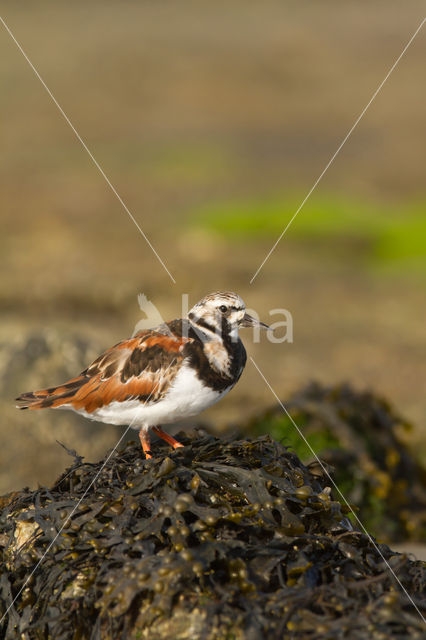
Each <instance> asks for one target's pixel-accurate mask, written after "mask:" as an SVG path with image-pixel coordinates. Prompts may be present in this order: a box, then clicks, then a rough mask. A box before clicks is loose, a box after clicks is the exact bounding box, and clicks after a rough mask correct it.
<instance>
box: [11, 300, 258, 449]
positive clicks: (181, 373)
mask: <svg viewBox="0 0 426 640" xmlns="http://www.w3.org/2000/svg"><path fill="white" fill-rule="evenodd" d="M243 327H259V328H263V329H269V327H268V325H266V324H265V323H264V322H261V321H260V320H258V319H256V318H254V317H253V316H251V315H249V314H248V313H247V312H246V308H245V304H244V301H243V300H242V298H241V297H240V296H239V295H237V294H236V293H233V292H231V291H218V292H215V293H211V294H209V295H207V296H205V297H204V298H202V299H201V300H200V301H199V302H197V304H195V305H194V306H193V307H192V309H190V311H189V312H188V314H187V316H186V317H185V318H179V319H176V320H171V321H170V322H165V323H162V324H160V325H158V326H157V327H155V328H153V329H148V330H143V331H139V332H138V333H136V334H135V335H134V336H132V337H131V338H128V339H126V340H122V341H121V342H119V343H118V344H116V345H114V346H113V347H111V348H110V349H107V351H105V352H104V353H102V354H101V355H100V356H99V357H98V358H97V359H96V360H94V362H92V364H91V365H89V366H88V367H87V368H86V369H84V371H82V372H81V373H80V375H78V376H76V377H75V378H72V379H71V380H68V381H67V382H65V383H64V384H61V385H59V386H56V387H50V388H47V389H41V390H39V391H31V392H28V393H23V394H21V395H20V396H19V397H18V398H16V401H17V408H18V409H45V408H49V407H50V408H53V409H70V410H72V411H75V412H77V413H78V414H80V415H82V416H84V417H86V418H89V419H90V420H95V421H98V422H103V423H107V424H114V425H124V426H125V425H129V426H130V427H132V428H133V429H137V430H138V431H139V439H140V442H141V445H142V449H143V453H144V454H145V457H146V458H152V452H151V440H150V435H151V432H153V433H155V434H156V435H157V436H159V437H160V438H162V439H163V440H165V442H167V443H168V444H169V445H171V446H172V447H173V448H174V449H176V448H178V447H182V446H183V445H182V444H181V443H180V442H178V441H177V440H176V439H175V438H173V437H172V436H171V435H170V434H168V433H166V432H165V431H163V429H162V427H161V425H164V424H171V423H173V422H176V421H180V420H184V419H186V418H188V417H191V416H195V415H197V414H199V413H200V412H201V411H203V410H204V409H207V408H208V407H210V406H212V405H213V404H215V403H216V402H218V401H219V400H220V399H221V398H223V396H225V395H226V394H227V393H228V392H229V391H230V390H231V389H232V388H233V387H234V386H235V384H236V383H237V382H238V380H239V379H240V376H241V374H242V372H243V369H244V366H245V364H246V360H247V355H246V350H245V348H244V346H243V343H242V342H241V339H240V337H239V329H240V328H243Z"/></svg>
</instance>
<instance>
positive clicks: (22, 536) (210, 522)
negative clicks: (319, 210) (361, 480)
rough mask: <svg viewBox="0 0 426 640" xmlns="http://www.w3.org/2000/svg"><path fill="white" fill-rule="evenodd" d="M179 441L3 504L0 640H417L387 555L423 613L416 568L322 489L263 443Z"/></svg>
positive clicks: (413, 618)
mask: <svg viewBox="0 0 426 640" xmlns="http://www.w3.org/2000/svg"><path fill="white" fill-rule="evenodd" d="M179 439H181V441H182V442H183V443H184V444H185V445H186V446H185V448H184V449H179V450H177V451H175V452H172V453H171V452H170V450H168V449H167V448H166V447H162V446H161V445H159V446H158V447H156V452H157V457H155V458H154V459H153V460H149V461H147V460H143V459H142V456H141V452H140V446H139V444H134V443H130V444H129V445H128V446H126V447H125V448H124V450H122V451H120V452H118V453H117V452H115V453H113V454H112V455H111V457H110V458H108V456H107V458H106V459H105V461H101V462H99V463H98V464H85V463H83V462H82V460H81V459H79V458H78V457H76V459H75V462H74V464H73V465H72V467H71V468H70V469H68V470H67V471H66V472H65V473H64V474H63V476H61V477H60V478H59V479H58V481H57V482H56V483H55V485H54V486H53V487H52V488H51V489H46V488H39V489H38V490H36V491H29V490H26V491H25V490H24V491H22V492H18V493H15V494H13V495H10V496H9V497H8V498H5V499H3V505H2V511H1V517H0V524H1V537H0V544H1V551H2V555H3V561H2V565H1V568H0V589H1V604H0V606H1V611H0V615H1V616H3V615H4V613H5V612H6V610H7V608H8V607H9V606H10V605H11V602H12V600H13V597H14V595H16V594H19V592H20V589H22V587H23V590H22V593H20V594H19V596H18V598H17V599H16V602H15V603H14V604H13V606H12V607H11V608H10V610H9V611H8V614H7V616H6V617H5V620H4V624H5V625H6V626H5V627H4V638H5V639H9V638H17V637H19V638H28V639H31V640H32V639H33V638H37V639H38V638H40V639H41V638H54V639H55V640H68V639H71V638H73V639H76V640H77V638H79V639H86V638H87V639H89V638H90V639H92V638H93V639H94V638H101V639H108V640H117V639H119V638H126V639H131V638H134V639H136V638H149V639H150V640H162V639H163V638H176V639H182V640H183V639H186V638H188V639H191V640H197V639H198V638H200V640H201V639H206V640H210V639H211V640H215V639H218V638H241V639H242V638H253V639H256V638H271V639H275V638H277V639H278V638H286V637H289V638H316V637H318V634H321V637H324V638H344V637H346V636H348V633H350V634H351V636H350V637H351V638H372V637H377V638H381V637H382V638H387V637H390V636H391V635H392V634H395V636H396V637H399V638H401V637H406V636H407V637H408V635H409V636H410V637H411V638H416V637H418V638H421V637H423V635H422V634H423V633H424V627H423V622H422V620H421V618H420V616H419V615H418V613H417V612H416V611H415V609H414V608H413V606H412V604H411V603H410V601H409V600H408V599H407V597H406V595H405V594H404V593H403V592H401V591H400V590H399V588H398V586H397V585H396V584H395V582H394V580H393V578H392V575H391V573H390V572H389V569H388V567H387V565H386V562H385V560H386V561H387V562H388V563H389V564H390V566H391V567H392V568H393V570H394V571H395V572H396V573H397V575H398V578H399V579H400V580H401V582H402V583H403V584H404V586H405V588H406V589H407V591H408V592H409V593H410V596H411V597H412V598H413V599H414V600H415V602H416V603H417V606H418V607H421V606H424V604H425V603H424V600H422V597H424V596H422V594H421V591H422V584H423V585H424V581H425V578H426V569H425V565H424V564H423V563H420V562H413V561H411V560H410V559H408V558H407V557H406V556H403V555H399V554H396V553H393V552H392V551H391V550H390V549H389V548H388V547H387V546H386V545H379V550H378V548H377V547H375V545H374V544H373V543H372V541H371V540H370V539H369V538H368V537H367V536H365V535H364V534H362V533H359V532H357V531H354V530H352V528H351V526H350V525H349V523H348V521H347V519H346V517H345V514H344V512H343V509H342V507H341V505H340V504H339V503H338V502H336V501H334V500H333V497H332V495H331V493H330V490H329V488H328V487H327V481H326V479H325V478H323V477H321V476H318V475H317V474H314V473H312V472H311V471H310V469H309V468H308V467H306V466H304V465H303V464H302V463H301V462H300V460H299V459H298V458H297V456H296V455H295V454H294V453H292V452H290V451H289V450H287V449H286V448H285V447H284V446H282V445H281V444H278V443H277V442H274V441H272V440H271V439H270V438H269V437H267V436H264V437H260V438H257V439H256V440H252V441H249V440H235V439H230V438H228V439H216V438H214V437H212V436H202V437H200V436H195V437H188V436H185V435H184V434H179ZM58 533H59V535H57V534H58ZM49 547H50V548H49ZM46 551H47V553H46V556H45V558H44V559H43V561H42V563H41V565H40V567H39V568H38V569H37V570H36V571H35V573H34V574H33V576H32V577H31V578H30V580H29V581H28V583H26V579H27V577H28V575H29V574H31V571H32V568H33V567H34V566H35V565H36V563H37V562H38V561H39V560H41V559H42V558H43V555H44V553H45V552H46Z"/></svg>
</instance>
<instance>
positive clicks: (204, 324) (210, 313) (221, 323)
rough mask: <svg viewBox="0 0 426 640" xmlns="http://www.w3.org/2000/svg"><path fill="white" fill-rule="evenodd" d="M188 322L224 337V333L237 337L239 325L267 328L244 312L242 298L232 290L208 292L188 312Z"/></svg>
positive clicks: (209, 332) (244, 307)
mask: <svg viewBox="0 0 426 640" xmlns="http://www.w3.org/2000/svg"><path fill="white" fill-rule="evenodd" d="M188 318H189V320H190V322H191V323H192V324H193V325H194V326H195V327H197V328H198V329H200V330H201V331H202V332H207V333H208V335H211V334H214V335H217V336H219V337H222V338H224V334H227V335H229V336H230V337H231V338H233V339H237V338H238V329H239V328H240V327H252V326H256V325H257V326H260V327H263V328H267V325H265V324H264V323H262V322H259V321H258V320H256V319H255V318H253V317H252V316H249V315H248V314H247V313H246V305H245V303H244V300H243V299H242V298H241V297H240V296H239V295H237V294H236V293H234V292H233V291H216V292H215V293H210V294H208V295H207V296H205V297H204V298H202V299H201V300H200V301H199V302H197V304H195V305H194V306H193V307H192V309H191V310H190V312H189V313H188Z"/></svg>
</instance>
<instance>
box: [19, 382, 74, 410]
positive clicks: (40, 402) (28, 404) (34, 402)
mask: <svg viewBox="0 0 426 640" xmlns="http://www.w3.org/2000/svg"><path fill="white" fill-rule="evenodd" d="M85 382H87V379H86V378H85V377H84V376H78V377H77V378H73V379H72V380H69V381H68V382H66V383H65V384H61V385H59V386H58V387H50V388H49V389H40V390H39V391H29V392H28V393H21V395H20V396H19V397H18V398H16V403H17V404H16V408H17V409H46V408H48V407H53V408H55V407H60V406H62V405H64V404H68V403H69V402H70V399H71V398H72V397H73V396H74V394H75V392H76V391H78V389H80V387H81V386H82V385H83V384H84V383H85Z"/></svg>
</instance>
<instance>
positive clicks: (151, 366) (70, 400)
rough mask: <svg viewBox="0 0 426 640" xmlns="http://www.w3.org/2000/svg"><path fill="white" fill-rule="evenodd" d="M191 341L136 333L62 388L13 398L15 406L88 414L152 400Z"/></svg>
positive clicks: (167, 383) (162, 390)
mask: <svg viewBox="0 0 426 640" xmlns="http://www.w3.org/2000/svg"><path fill="white" fill-rule="evenodd" d="M189 341H191V338H185V337H182V336H176V335H173V334H171V335H165V334H163V333H159V332H156V331H154V330H151V331H144V332H140V333H139V334H137V335H136V336H135V337H133V338H130V339H128V340H123V341H122V342H119V343H118V344H116V345H115V346H114V347H111V349H108V350H107V351H105V353H103V354H102V355H101V356H99V358H97V359H96V360H95V361H94V362H93V363H92V364H91V365H90V366H89V367H87V369H85V370H84V371H83V372H82V373H81V374H80V375H79V376H77V377H76V378H73V379H72V380H69V381H68V382H66V383H65V384H63V385H60V386H58V387H52V388H50V389H41V390H40V391H34V392H30V393H24V394H22V395H21V396H19V398H17V401H18V403H19V404H18V406H19V407H20V408H22V409H27V408H28V409H43V408H45V407H60V406H64V405H67V406H71V407H72V408H73V409H76V410H79V409H83V410H84V411H86V412H87V413H92V412H93V411H95V410H96V409H99V408H100V407H102V406H104V405H107V404H109V403H111V402H114V401H116V402H123V401H125V400H132V399H137V400H139V401H140V402H142V403H148V402H156V401H158V400H159V399H161V398H162V397H163V396H164V394H165V393H166V391H167V389H168V387H169V386H170V384H171V382H172V381H173V379H174V377H175V375H176V373H177V370H178V368H179V366H180V364H181V362H182V360H183V358H184V355H183V350H184V347H185V345H186V344H187V343H188V342H189Z"/></svg>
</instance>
